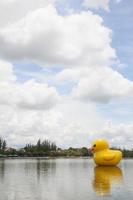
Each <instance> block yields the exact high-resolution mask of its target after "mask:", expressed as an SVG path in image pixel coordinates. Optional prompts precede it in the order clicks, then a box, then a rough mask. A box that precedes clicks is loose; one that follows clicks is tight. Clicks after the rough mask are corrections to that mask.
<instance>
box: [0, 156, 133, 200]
mask: <svg viewBox="0 0 133 200" xmlns="http://www.w3.org/2000/svg"><path fill="white" fill-rule="evenodd" d="M87 199H88V200H98V199H105V200H106V199H107V200H108V199H109V200H112V199H113V200H115V199H116V200H120V199H121V200H125V199H127V200H130V199H131V200H133V160H123V161H122V162H121V164H120V165H119V167H96V166H95V165H94V163H93V161H92V160H91V159H84V158H76V159H75V158H74V159H36V158H34V159H5V160H0V200H87Z"/></svg>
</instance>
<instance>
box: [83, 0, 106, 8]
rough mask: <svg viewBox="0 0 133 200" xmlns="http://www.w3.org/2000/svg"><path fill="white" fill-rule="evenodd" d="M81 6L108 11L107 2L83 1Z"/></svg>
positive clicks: (99, 0) (104, 0)
mask: <svg viewBox="0 0 133 200" xmlns="http://www.w3.org/2000/svg"><path fill="white" fill-rule="evenodd" d="M83 6H84V7H86V8H94V9H99V8H103V9H105V10H109V0H84V1H83Z"/></svg>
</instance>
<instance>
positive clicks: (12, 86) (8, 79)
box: [0, 60, 59, 110]
mask: <svg viewBox="0 0 133 200" xmlns="http://www.w3.org/2000/svg"><path fill="white" fill-rule="evenodd" d="M15 80H16V76H15V74H14V72H13V66H12V64H10V63H8V62H5V61H1V60H0V104H2V105H10V106H12V107H13V108H14V109H15V107H16V106H17V107H21V108H25V109H42V110H43V109H49V108H51V107H53V106H54V105H55V104H56V103H57V101H58V100H59V95H58V93H57V91H56V89H55V88H54V87H49V86H48V85H47V84H44V83H37V82H35V81H34V80H28V81H27V82H25V83H23V84H22V83H21V84H20V83H17V82H16V81H15Z"/></svg>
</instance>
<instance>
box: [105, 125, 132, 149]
mask: <svg viewBox="0 0 133 200" xmlns="http://www.w3.org/2000/svg"><path fill="white" fill-rule="evenodd" d="M132 132H133V124H132V123H125V124H124V123H119V124H113V123H112V122H108V123H106V124H105V125H104V126H103V131H102V134H101V137H102V138H103V137H104V138H107V139H108V140H109V141H110V142H111V146H115V147H123V148H127V149H131V148H132V143H133V140H132Z"/></svg>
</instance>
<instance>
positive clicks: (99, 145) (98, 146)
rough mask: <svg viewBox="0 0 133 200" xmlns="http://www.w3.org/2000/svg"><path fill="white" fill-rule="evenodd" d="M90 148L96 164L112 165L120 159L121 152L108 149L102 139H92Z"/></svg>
mask: <svg viewBox="0 0 133 200" xmlns="http://www.w3.org/2000/svg"><path fill="white" fill-rule="evenodd" d="M91 149H92V151H93V153H94V157H93V159H94V161H95V163H96V165H103V166H114V165H117V164H118V163H119V162H120V160H121V159H122V152H121V151H118V150H110V149H109V145H108V142H107V141H106V140H103V139H99V140H96V141H94V142H93V146H92V148H91Z"/></svg>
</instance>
